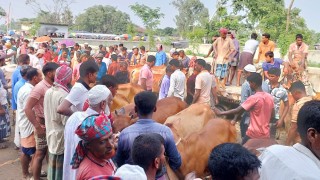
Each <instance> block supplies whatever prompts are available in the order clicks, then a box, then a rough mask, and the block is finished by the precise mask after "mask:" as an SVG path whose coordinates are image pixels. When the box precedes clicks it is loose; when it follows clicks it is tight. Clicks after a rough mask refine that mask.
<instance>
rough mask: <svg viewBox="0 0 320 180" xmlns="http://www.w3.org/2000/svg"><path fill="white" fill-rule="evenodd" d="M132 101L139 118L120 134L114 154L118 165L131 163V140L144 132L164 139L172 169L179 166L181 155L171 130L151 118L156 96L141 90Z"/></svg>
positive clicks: (154, 108)
mask: <svg viewBox="0 0 320 180" xmlns="http://www.w3.org/2000/svg"><path fill="white" fill-rule="evenodd" d="M134 103H135V105H136V106H135V111H136V112H137V114H138V116H139V120H138V121H137V122H136V123H135V124H133V125H131V126H129V127H127V128H125V129H124V130H123V131H122V132H121V134H120V137H119V141H118V149H117V154H116V163H117V165H118V167H120V166H122V165H124V164H132V163H133V161H132V158H131V157H130V154H131V149H132V144H133V141H134V140H135V138H136V137H137V136H139V135H140V134H145V133H158V134H160V135H161V136H162V137H163V138H164V140H165V142H164V148H165V153H166V156H167V157H168V161H169V165H170V167H171V168H172V169H173V170H174V171H175V170H177V169H178V168H179V167H180V166H181V156H180V154H179V152H178V150H177V147H176V145H175V142H174V139H173V134H172V132H171V130H170V129H169V128H168V127H167V126H165V125H162V124H159V123H157V122H155V121H154V120H152V119H151V118H152V114H153V112H155V111H156V110H157V108H156V103H157V96H156V95H155V94H154V93H152V92H149V91H143V92H141V93H139V94H137V95H136V96H135V97H134ZM161 175H163V174H161ZM158 177H159V176H158Z"/></svg>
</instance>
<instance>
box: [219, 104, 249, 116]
mask: <svg viewBox="0 0 320 180" xmlns="http://www.w3.org/2000/svg"><path fill="white" fill-rule="evenodd" d="M213 110H214V112H215V113H216V114H217V115H235V114H238V113H242V112H244V111H245V109H244V108H243V107H242V106H238V107H237V108H235V109H231V110H228V111H220V110H219V109H217V108H214V109H213Z"/></svg>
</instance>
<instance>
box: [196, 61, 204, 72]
mask: <svg viewBox="0 0 320 180" xmlns="http://www.w3.org/2000/svg"><path fill="white" fill-rule="evenodd" d="M206 65H207V63H206V61H205V60H203V59H197V60H196V64H195V66H194V69H197V70H198V71H199V72H201V71H202V70H205V69H206Z"/></svg>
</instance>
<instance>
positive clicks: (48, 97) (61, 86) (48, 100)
mask: <svg viewBox="0 0 320 180" xmlns="http://www.w3.org/2000/svg"><path fill="white" fill-rule="evenodd" d="M71 78H72V69H71V68H70V67H68V66H66V65H62V66H61V67H59V68H58V69H57V70H56V73H55V77H54V82H53V86H52V87H51V88H50V89H48V91H47V92H46V94H45V96H44V116H45V124H46V138H47V143H48V150H49V153H48V154H49V163H48V179H62V174H63V159H64V153H63V152H64V134H63V132H64V127H65V124H66V121H67V119H68V117H66V116H63V115H61V114H58V113H57V108H58V106H59V104H61V103H62V101H63V99H64V98H65V97H66V96H67V95H68V93H69V91H70V90H69V88H68V85H69V84H70V82H71Z"/></svg>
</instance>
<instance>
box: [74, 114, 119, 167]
mask: <svg viewBox="0 0 320 180" xmlns="http://www.w3.org/2000/svg"><path fill="white" fill-rule="evenodd" d="M75 134H77V135H78V136H79V138H80V139H81V141H80V142H79V144H78V146H77V148H76V152H75V153H74V155H73V158H72V168H78V167H79V165H80V163H81V160H82V159H83V158H84V155H85V154H84V153H87V151H89V152H90V153H91V154H92V155H93V156H95V158H96V159H110V158H112V157H113V156H114V155H115V149H114V137H113V133H112V127H111V123H110V121H109V120H108V118H107V117H106V115H105V114H101V115H99V116H89V117H87V118H85V119H84V120H83V122H82V123H81V124H80V125H79V126H78V128H77V129H76V131H75ZM75 159H76V160H75ZM79 159H80V161H79Z"/></svg>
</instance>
